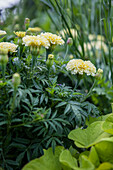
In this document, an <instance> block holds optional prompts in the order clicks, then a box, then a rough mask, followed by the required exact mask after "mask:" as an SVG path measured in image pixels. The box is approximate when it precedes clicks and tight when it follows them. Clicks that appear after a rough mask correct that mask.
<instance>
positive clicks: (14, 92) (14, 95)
mask: <svg viewBox="0 0 113 170" xmlns="http://www.w3.org/2000/svg"><path fill="white" fill-rule="evenodd" d="M16 91H17V87H14V91H13V100H12V104H11V109H10V111H9V113H8V124H7V133H9V131H10V128H11V115H12V114H13V111H14V108H15V99H16Z"/></svg>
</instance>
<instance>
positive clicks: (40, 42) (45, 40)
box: [23, 33, 64, 49]
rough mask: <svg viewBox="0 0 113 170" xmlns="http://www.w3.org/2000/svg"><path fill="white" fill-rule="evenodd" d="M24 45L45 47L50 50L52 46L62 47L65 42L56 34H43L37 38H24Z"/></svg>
mask: <svg viewBox="0 0 113 170" xmlns="http://www.w3.org/2000/svg"><path fill="white" fill-rule="evenodd" d="M23 43H24V44H25V45H26V46H35V47H41V46H44V47H45V48H47V49H48V48H49V47H50V45H52V44H54V45H58V44H60V45H62V44H64V41H63V40H62V38H61V37H60V36H57V35H56V34H52V33H41V34H40V35H37V36H28V35H26V36H25V37H23Z"/></svg>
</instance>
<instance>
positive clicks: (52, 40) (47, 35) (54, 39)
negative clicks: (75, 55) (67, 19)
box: [41, 32, 64, 45]
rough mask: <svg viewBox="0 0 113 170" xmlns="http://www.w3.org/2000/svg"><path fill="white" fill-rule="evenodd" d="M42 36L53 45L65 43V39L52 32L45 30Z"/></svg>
mask: <svg viewBox="0 0 113 170" xmlns="http://www.w3.org/2000/svg"><path fill="white" fill-rule="evenodd" d="M41 36H43V37H45V38H46V39H47V40H48V41H49V43H50V45H52V44H53V45H63V44H64V40H63V39H62V38H61V37H60V36H58V35H56V34H52V33H50V32H45V33H41Z"/></svg>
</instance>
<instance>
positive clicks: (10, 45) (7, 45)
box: [0, 42, 18, 52]
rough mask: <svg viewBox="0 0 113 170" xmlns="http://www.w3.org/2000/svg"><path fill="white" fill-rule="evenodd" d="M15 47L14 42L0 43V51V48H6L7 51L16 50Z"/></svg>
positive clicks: (0, 49)
mask: <svg viewBox="0 0 113 170" xmlns="http://www.w3.org/2000/svg"><path fill="white" fill-rule="evenodd" d="M17 47H18V45H15V44H14V43H9V42H1V43H0V51H2V49H6V50H7V51H8V52H16V48H17Z"/></svg>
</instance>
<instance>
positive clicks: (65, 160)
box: [59, 150, 78, 169]
mask: <svg viewBox="0 0 113 170" xmlns="http://www.w3.org/2000/svg"><path fill="white" fill-rule="evenodd" d="M59 160H60V162H61V163H62V164H64V165H66V166H67V167H69V168H70V169H71V168H72V169H75V168H76V167H78V165H77V160H76V159H75V158H74V157H73V156H72V155H71V153H70V151H69V150H64V151H63V152H62V153H61V154H60V158H59Z"/></svg>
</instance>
